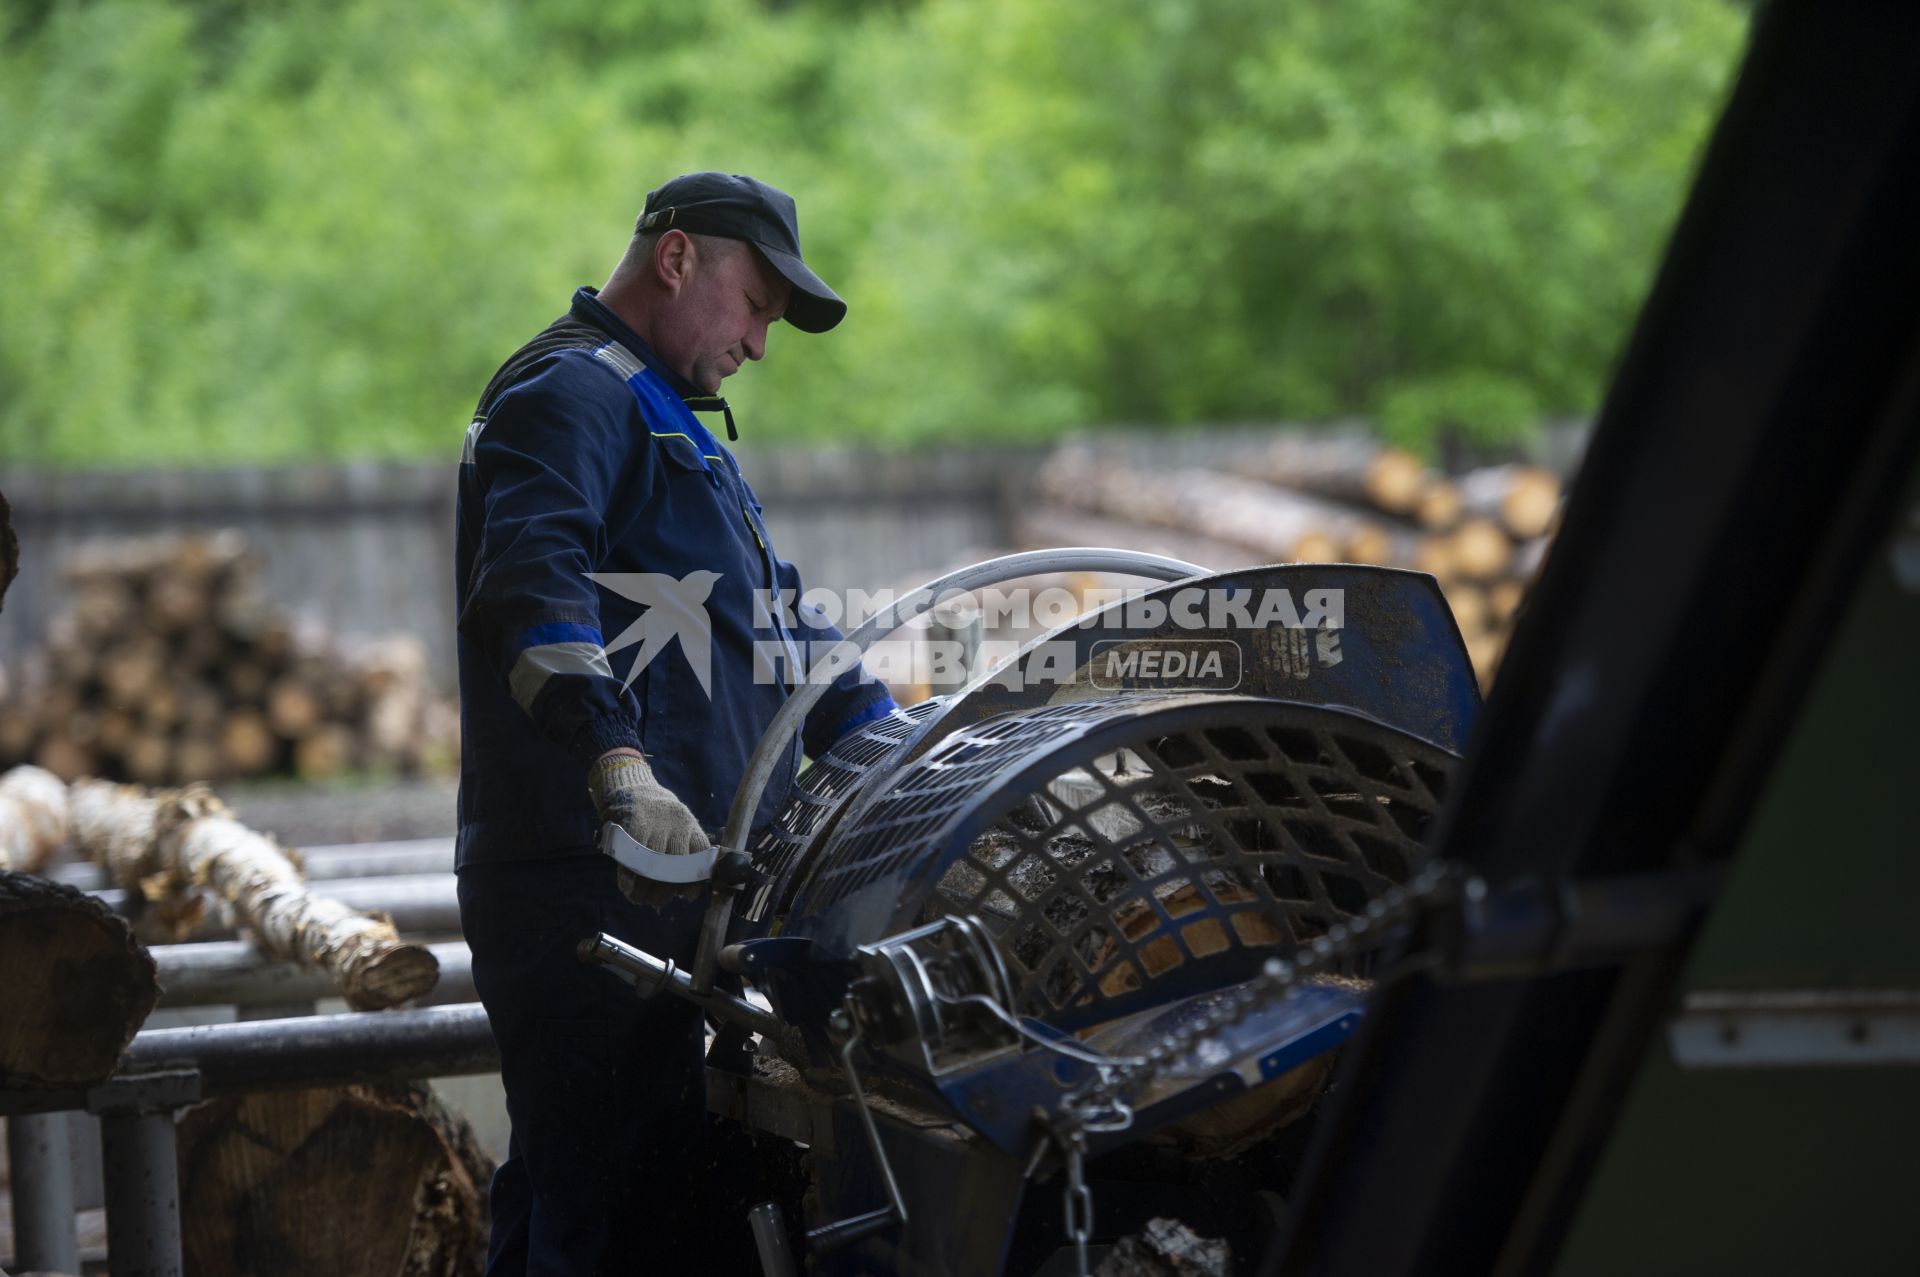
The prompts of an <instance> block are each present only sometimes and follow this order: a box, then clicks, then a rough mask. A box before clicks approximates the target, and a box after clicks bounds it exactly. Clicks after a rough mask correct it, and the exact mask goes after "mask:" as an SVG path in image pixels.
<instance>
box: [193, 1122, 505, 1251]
mask: <svg viewBox="0 0 1920 1277" xmlns="http://www.w3.org/2000/svg"><path fill="white" fill-rule="evenodd" d="M179 1139H180V1219H181V1224H182V1230H181V1232H182V1238H181V1240H182V1248H183V1251H184V1255H183V1258H184V1259H185V1261H186V1271H188V1272H191V1273H198V1274H201V1277H224V1275H226V1274H233V1275H235V1277H239V1275H240V1274H254V1273H274V1274H277V1275H278V1277H307V1275H309V1274H311V1275H312V1277H321V1275H322V1274H327V1275H328V1277H331V1275H332V1274H336V1273H353V1274H356V1275H359V1277H389V1275H390V1277H469V1275H471V1277H478V1275H479V1273H480V1271H481V1269H482V1267H483V1265H484V1261H485V1255H486V1242H487V1215H486V1194H487V1184H488V1182H489V1180H490V1178H491V1176H492V1174H493V1163H492V1159H491V1158H489V1157H488V1156H487V1155H486V1153H485V1152H484V1151H483V1150H482V1149H481V1147H480V1144H479V1141H478V1140H477V1139H476V1138H475V1137H474V1134H473V1130H472V1128H471V1127H470V1126H468V1125H467V1122H466V1120H465V1119H464V1118H462V1117H460V1116H459V1115H458V1114H456V1113H454V1112H452V1111H451V1110H449V1109H448V1108H447V1107H446V1106H445V1105H443V1104H442V1103H441V1102H440V1101H439V1100H438V1099H437V1098H436V1097H435V1096H434V1094H433V1092H432V1091H431V1090H429V1089H428V1088H427V1087H426V1086H424V1085H420V1084H413V1085H407V1086H378V1087H376V1086H349V1087H329V1088H323V1089H311V1090H303V1091H283V1092H276V1093H270V1094H261V1095H246V1096H234V1097H229V1098H225V1099H219V1100H213V1101H210V1102H208V1103H206V1104H201V1105H199V1106H197V1107H195V1108H192V1109H189V1110H188V1111H187V1112H186V1113H184V1114H183V1115H182V1116H181V1118H180V1126H179Z"/></svg>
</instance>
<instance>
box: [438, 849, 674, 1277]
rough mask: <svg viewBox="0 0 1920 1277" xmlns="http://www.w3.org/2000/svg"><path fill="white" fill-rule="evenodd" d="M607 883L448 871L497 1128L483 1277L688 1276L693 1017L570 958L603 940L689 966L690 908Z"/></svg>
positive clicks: (503, 865)
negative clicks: (602, 936)
mask: <svg viewBox="0 0 1920 1277" xmlns="http://www.w3.org/2000/svg"><path fill="white" fill-rule="evenodd" d="M614 873H615V866H614V863H613V861H611V860H609V859H608V858H606V857H605V856H601V855H597V854H594V853H593V852H592V851H590V850H587V849H584V848H583V849H581V851H580V852H579V853H578V854H562V855H546V856H541V857H539V858H537V859H527V860H503V861H491V862H482V863H479V864H469V865H465V866H463V867H462V868H461V869H460V871H459V894H460V923H461V927H462V929H463V930H464V931H465V932H466V937H467V943H468V945H469V946H470V947H471V948H472V950H473V982H474V986H475V987H476V988H477V989H478V991H479V994H480V1001H481V1002H482V1003H484V1004H485V1005H486V1008H487V1018H488V1020H489V1021H490V1022H491V1023H492V1025H493V1036H494V1040H495V1041H496V1042H497V1043H498V1044H499V1047H500V1063H501V1074H502V1078H503V1080H504V1082H505V1084H506V1091H507V1113H508V1116H509V1117H510V1118H511V1119H512V1122H513V1134H512V1140H511V1143H510V1145H509V1149H508V1156H507V1160H506V1161H504V1162H502V1163H501V1164H500V1167H499V1169H498V1170H497V1171H496V1172H495V1173H494V1177H493V1188H492V1195H491V1196H492V1209H493V1229H492V1235H491V1238H490V1241H489V1244H488V1248H487V1274H488V1277H522V1275H523V1274H524V1275H525V1277H560V1275H562V1274H564V1275H566V1277H580V1275H582V1274H589V1273H596V1274H598V1273H605V1274H618V1275H620V1277H626V1275H627V1274H635V1273H653V1272H660V1273H666V1272H695V1271H699V1270H700V1264H699V1261H698V1256H699V1254H700V1253H701V1246H700V1238H701V1233H702V1231H703V1229H704V1228H705V1227H706V1224H707V1222H706V1221H705V1220H704V1219H703V1218H702V1216H703V1213H704V1212H703V1210H702V1206H703V1202H702V1193H701V1187H702V1184H703V1183H704V1181H705V1180H706V1179H707V1174H706V1172H707V1158H706V1150H705V1148H704V1132H705V1127H706V1122H705V1100H706V1090H705V1072H704V1067H703V1059H702V1052H701V1039H702V1026H701V1014H700V1011H699V1010H698V1008H695V1007H693V1006H691V1005H690V1004H688V1003H686V1002H684V1001H682V1000H680V999H677V998H673V997H671V996H665V995H663V996H661V997H659V998H656V999H653V1000H642V999H640V998H638V997H637V996H636V995H635V994H634V991H633V989H632V987H631V986H629V985H628V984H627V983H626V982H624V981H623V980H621V979H620V978H618V977H617V976H615V975H614V974H613V973H612V972H611V971H608V970H606V969H604V968H601V967H588V966H584V965H582V964H581V962H580V961H579V959H578V958H577V957H576V956H575V948H576V946H578V945H579V943H580V941H581V940H582V939H583V938H584V937H586V936H589V935H592V934H593V933H595V932H597V931H605V932H608V933H609V934H612V935H614V936H617V937H619V938H620V939H622V940H625V941H627V942H628V943H629V944H633V945H636V946H638V947H639V948H642V949H645V950H647V951H648V952H650V953H653V954H656V955H658V956H660V957H666V958H673V959H675V960H676V961H678V962H679V963H681V964H682V966H685V965H688V964H690V962H691V960H692V957H693V950H694V945H695V943H696V940H697V937H698V931H699V922H700V904H699V902H698V901H695V900H684V901H678V902H676V903H675V904H674V905H673V906H672V907H670V908H669V909H667V910H666V911H664V912H660V911H655V910H653V909H649V908H645V907H642V906H640V905H636V904H634V903H632V902H631V901H629V900H627V899H626V897H624V896H623V895H621V894H620V891H619V888H618V887H617V886H616V885H615V882H614Z"/></svg>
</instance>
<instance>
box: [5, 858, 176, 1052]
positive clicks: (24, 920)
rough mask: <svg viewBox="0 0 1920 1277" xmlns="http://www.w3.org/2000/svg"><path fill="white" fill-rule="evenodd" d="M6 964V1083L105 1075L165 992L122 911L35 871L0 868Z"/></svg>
mask: <svg viewBox="0 0 1920 1277" xmlns="http://www.w3.org/2000/svg"><path fill="white" fill-rule="evenodd" d="M0 971H5V972H7V973H9V974H8V978H7V979H5V980H0V1089H7V1088H12V1087H23V1088H24V1087H76V1086H94V1085H97V1084H99V1083H100V1082H103V1081H105V1080H106V1078H107V1076H108V1075H109V1074H111V1073H112V1072H113V1069H114V1065H116V1064H117V1063H119V1060H120V1053H121V1052H122V1051H124V1050H125V1049H126V1046H127V1043H128V1042H130V1041H132V1040H133V1035H134V1033H135V1032H136V1031H138V1029H139V1028H140V1025H141V1023H142V1022H143V1021H145V1020H146V1018H147V1013H148V1012H150V1011H152V1010H153V1004H154V1002H155V1001H156V1000H157V999H158V998H159V995H160V982H159V979H158V977H157V974H156V972H155V970H154V963H153V956H152V955H151V954H149V953H148V952H147V951H146V949H145V948H143V947H142V946H141V945H140V944H139V942H137V941H136V940H135V939H134V938H133V932H132V930H131V929H129V928H128V926H127V924H126V923H125V922H124V921H123V920H122V919H120V918H118V917H116V916H115V915H114V914H113V912H112V911H111V910H109V909H108V908H107V907H106V906H105V905H103V904H101V903H100V902H99V901H98V900H96V899H94V898H93V897H92V896H89V895H88V894H87V893H86V892H84V891H80V890H77V889H75V888H73V887H68V886H64V885H62V884H60V883H56V882H51V881H49V880H47V879H45V878H36V877H33V876H30V875H28V874H19V873H0ZM23 973H32V976H31V978H20V977H21V975H22V974H23Z"/></svg>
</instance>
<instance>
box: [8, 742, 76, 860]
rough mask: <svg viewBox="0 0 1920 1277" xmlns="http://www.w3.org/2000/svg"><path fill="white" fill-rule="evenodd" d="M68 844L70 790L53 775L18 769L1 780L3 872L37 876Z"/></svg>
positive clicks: (45, 772) (48, 772) (33, 768)
mask: <svg viewBox="0 0 1920 1277" xmlns="http://www.w3.org/2000/svg"><path fill="white" fill-rule="evenodd" d="M66 841H67V787H66V784H65V783H64V782H62V781H61V779H60V778H59V777H58V776H56V775H54V774H53V773H52V772H50V771H46V770H44V769H42V768H39V767H16V768H14V769H13V770H12V771H9V772H8V773H7V774H6V775H4V776H0V869H8V868H12V869H18V870H21V871H23V872H25V873H30V874H37V873H42V872H44V871H45V870H46V867H47V864H48V862H50V861H51V860H52V859H53V856H54V853H55V852H57V851H59V850H60V847H61V845H62V844H63V843H65V842H66Z"/></svg>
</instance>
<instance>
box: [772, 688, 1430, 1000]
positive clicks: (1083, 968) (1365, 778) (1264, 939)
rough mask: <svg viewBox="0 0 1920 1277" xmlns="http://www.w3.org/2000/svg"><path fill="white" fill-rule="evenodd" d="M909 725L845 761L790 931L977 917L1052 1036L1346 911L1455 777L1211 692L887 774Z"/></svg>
mask: <svg viewBox="0 0 1920 1277" xmlns="http://www.w3.org/2000/svg"><path fill="white" fill-rule="evenodd" d="M902 718H903V719H904V718H905V716H902ZM912 727H913V724H912V723H911V722H905V721H903V722H901V723H899V724H897V725H896V726H895V727H894V728H893V729H891V730H890V731H889V732H888V733H887V734H888V735H890V736H891V735H896V734H897V735H898V737H899V743H897V744H894V745H893V746H892V748H891V750H888V749H885V748H882V742H879V741H873V740H869V741H865V742H863V743H860V744H858V745H856V749H859V750H862V751H864V753H865V754H871V755H873V756H872V757H871V758H865V757H863V765H862V766H860V767H859V769H858V775H857V776H854V777H853V780H852V781H851V782H849V781H848V780H847V779H846V777H845V776H843V777H842V783H852V784H853V789H852V791H851V794H850V796H846V795H847V794H848V792H849V791H847V790H840V791H839V792H840V793H841V794H842V795H843V801H845V802H846V809H845V810H844V811H842V812H839V813H838V820H837V821H836V822H834V823H833V824H832V825H831V826H830V827H827V828H825V829H823V830H822V834H821V839H822V840H821V841H819V845H816V846H813V847H812V848H811V849H810V851H805V852H802V853H800V854H799V855H798V857H797V859H796V860H795V861H794V862H793V864H792V866H791V869H792V872H790V873H789V875H788V877H789V879H790V884H789V887H788V889H787V890H786V891H783V892H782V895H783V896H790V899H791V900H792V904H791V906H790V914H791V927H790V930H791V931H792V932H793V933H795V934H811V935H813V936H815V937H816V938H817V939H822V940H825V941H827V942H829V943H831V944H834V945H836V946H838V945H855V944H861V943H867V942H870V941H872V940H875V939H878V938H880V937H881V936H883V935H887V934H892V933H894V932H897V931H899V930H902V929H904V928H906V927H910V926H913V925H916V924H918V923H920V922H924V921H928V920H931V919H933V918H936V917H939V916H941V915H944V914H949V913H959V914H973V915H976V916H978V917H979V918H980V919H981V920H982V921H983V922H984V923H985V924H986V925H987V926H988V928H989V929H990V930H991V931H993V933H994V934H995V936H996V938H997V939H998V940H999V942H1000V946H1001V949H1002V951H1003V953H1004V956H1005V957H1006V959H1007V962H1008V966H1009V968H1010V970H1011V973H1012V976H1013V983H1014V988H1015V992H1016V996H1017V999H1018V1002H1019V1010H1020V1011H1021V1012H1022V1013H1024V1014H1027V1015H1032V1016H1036V1017H1039V1018H1043V1019H1045V1020H1047V1021H1048V1022H1049V1023H1052V1024H1054V1025H1056V1026H1058V1027H1060V1028H1074V1027H1080V1026H1084V1025H1091V1024H1097V1023H1102V1022H1105V1021H1107V1020H1110V1019H1113V1018H1114V1017H1116V1016H1118V1015H1123V1014H1127V1013H1129V1012H1131V1011H1133V1010H1136V1009H1140V1008H1142V1007H1145V1006H1148V1005H1156V1004H1160V1003H1163V1002H1165V1001H1166V1000H1168V999H1169V998H1172V997H1179V996H1184V995H1186V994H1189V993H1194V992H1200V991H1204V990H1206V989H1210V988H1218V987H1221V986H1223V985H1225V984H1228V983H1231V982H1233V981H1236V980H1240V979H1244V978H1246V977H1248V976H1250V975H1251V974H1253V972H1254V971H1255V970H1256V969H1257V968H1258V966H1259V964H1260V963H1261V962H1262V961H1264V960H1265V959H1266V958H1267V957H1269V956H1271V955H1272V954H1273V953H1274V952H1275V951H1276V950H1279V951H1282V952H1284V951H1286V950H1289V949H1291V948H1294V947H1297V946H1299V945H1302V944H1306V943H1310V942H1311V941H1312V940H1313V939H1314V938H1315V937H1316V936H1318V935H1321V934H1322V933H1324V932H1325V931H1326V930H1327V929H1328V928H1329V927H1330V926H1331V925H1332V924H1333V923H1334V922H1336V921H1338V920H1341V919H1344V918H1348V917H1351V916H1353V915H1354V914H1356V913H1359V912H1361V911H1363V910H1364V909H1365V908H1366V906H1367V903H1368V901H1370V900H1371V899H1373V898H1374V897H1375V896H1377V895H1379V894H1380V893H1381V892H1383V891H1385V890H1386V889H1387V887H1389V886H1390V885H1395V884H1399V883H1403V882H1405V881H1406V880H1407V879H1408V878H1409V877H1410V876H1411V874H1412V873H1413V871H1414V870H1415V869H1416V868H1417V867H1418V866H1419V864H1420V863H1421V861H1422V859H1423V857H1424V855H1425V853H1424V850H1423V847H1422V843H1423V840H1424V837H1425V834H1426V831H1427V827H1428V825H1429V823H1430V822H1431V821H1432V819H1433V817H1434V815H1435V814H1436V813H1437V812H1438V810H1439V809H1440V806H1441V804H1442V803H1443V802H1444V800H1445V797H1446V787H1447V782H1448V779H1449V777H1450V775H1451V772H1452V769H1453V765H1454V763H1455V762H1456V759H1455V757H1454V755H1452V754H1450V753H1448V752H1447V751H1445V750H1443V749H1440V748H1439V747H1437V746H1434V745H1432V744H1429V743H1427V742H1425V741H1422V740H1420V739H1418V738H1416V737H1413V736H1410V735H1408V734H1406V733H1404V732H1401V731H1398V730H1396V729H1394V728H1391V727H1388V726H1386V725H1384V724H1381V723H1378V722H1376V721H1374V720H1372V719H1370V718H1367V717H1364V716H1362V715H1359V714H1354V713H1350V712H1346V711H1342V710H1338V709H1327V708H1322V707H1317V706H1310V705H1305V704H1300V703H1297V702H1290V701H1279V700H1272V699H1266V698H1260V697H1246V696H1220V695H1217V694H1213V695H1209V694H1195V693H1160V694H1138V695H1120V696H1114V697H1108V698H1103V699H1098V700H1090V701H1079V702H1073V703H1067V704H1057V705H1051V706H1047V707H1044V708H1041V709H1037V710H1031V711H1025V712H1018V713H1011V714H1004V715H1001V716H998V717H996V718H991V719H987V720H985V721H983V722H980V723H977V724H973V725H971V726H969V727H967V728H966V729H964V730H962V731H959V732H956V733H955V734H954V735H952V736H950V737H948V738H946V739H944V740H942V741H940V742H939V743H938V744H937V745H935V746H934V747H933V748H932V749H931V750H929V751H928V752H927V753H925V754H924V755H922V756H921V757H919V758H916V759H914V760H912V761H911V762H909V763H907V764H906V765H904V766H901V767H899V768H898V770H897V771H894V772H892V773H891V774H889V773H888V771H887V769H888V767H889V765H890V761H891V759H892V758H893V757H896V756H897V755H899V754H902V753H904V752H905V750H904V744H905V742H906V740H907V739H908V738H909V736H910V735H911V732H912ZM835 752H836V753H837V752H838V751H835ZM832 757H833V756H832V755H829V760H823V761H830V760H832ZM842 771H843V772H850V769H846V768H843V769H842ZM809 779H812V778H811V777H810V778H809ZM800 801H804V800H796V802H800ZM790 810H791V809H790Z"/></svg>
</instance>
